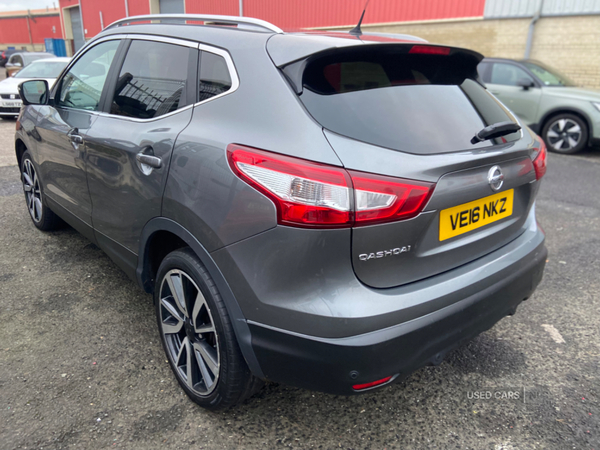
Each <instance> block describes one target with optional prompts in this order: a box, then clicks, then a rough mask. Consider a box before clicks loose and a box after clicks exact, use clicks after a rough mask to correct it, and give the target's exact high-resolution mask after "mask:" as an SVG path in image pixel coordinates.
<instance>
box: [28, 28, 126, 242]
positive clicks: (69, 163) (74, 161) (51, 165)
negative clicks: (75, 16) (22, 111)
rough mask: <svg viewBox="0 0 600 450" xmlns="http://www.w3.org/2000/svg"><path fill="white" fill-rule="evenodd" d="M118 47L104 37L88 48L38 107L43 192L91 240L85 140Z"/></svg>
mask: <svg viewBox="0 0 600 450" xmlns="http://www.w3.org/2000/svg"><path fill="white" fill-rule="evenodd" d="M119 45H120V41H119V40H108V41H105V42H101V43H99V44H96V45H93V46H92V47H90V48H89V49H88V50H87V51H86V52H85V53H83V54H82V55H81V56H80V57H79V58H78V59H77V60H76V61H74V62H73V64H71V66H70V67H69V68H68V70H67V71H66V73H65V74H64V75H63V76H62V78H61V79H59V80H58V82H57V83H56V87H55V89H54V90H53V93H52V94H53V95H52V97H53V98H52V100H51V103H50V105H48V106H42V107H38V117H37V124H36V131H37V134H38V135H39V136H38V137H37V141H38V142H37V148H38V152H39V161H38V164H39V166H40V174H41V179H42V180H43V182H44V187H45V194H46V195H47V196H48V197H49V198H50V199H51V200H53V201H54V202H56V203H57V204H58V205H59V206H60V207H62V208H63V209H64V210H65V211H66V212H67V213H69V217H70V216H73V217H74V218H75V219H78V220H79V221H80V222H82V223H81V224H80V225H81V226H79V224H77V223H71V225H73V226H74V227H75V228H77V229H78V230H79V231H80V232H82V233H83V234H84V235H86V236H87V237H89V238H90V239H93V233H92V231H91V227H92V219H91V217H92V203H91V200H90V195H89V190H88V184H87V176H86V171H85V153H86V142H85V140H86V137H87V133H88V131H89V129H90V127H91V126H92V124H93V122H94V120H96V117H97V114H98V111H99V109H100V103H101V100H102V93H103V91H104V87H105V82H106V79H107V76H108V72H109V70H110V66H111V64H112V62H113V60H114V58H115V55H116V54H117V51H118V49H119ZM61 216H64V214H61ZM66 220H68V221H69V219H68V218H67V219H66Z"/></svg>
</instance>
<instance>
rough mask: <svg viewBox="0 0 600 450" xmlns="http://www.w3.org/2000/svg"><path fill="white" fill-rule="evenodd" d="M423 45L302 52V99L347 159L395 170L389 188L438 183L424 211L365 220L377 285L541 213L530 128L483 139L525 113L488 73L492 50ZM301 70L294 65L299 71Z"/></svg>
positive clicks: (361, 166)
mask: <svg viewBox="0 0 600 450" xmlns="http://www.w3.org/2000/svg"><path fill="white" fill-rule="evenodd" d="M412 47H413V46H406V45H404V46H385V47H377V46H373V47H370V48H367V49H344V50H343V51H339V50H338V51H335V52H332V51H328V52H326V53H325V52H324V54H323V56H322V57H319V56H318V55H315V56H313V57H311V58H310V60H309V61H308V63H307V62H306V61H304V62H300V63H301V64H306V68H305V69H304V73H303V75H302V78H301V83H302V92H301V93H300V94H299V99H300V100H301V101H302V103H303V104H304V105H305V106H306V108H307V110H308V112H309V113H310V114H311V115H312V116H313V117H314V118H315V119H316V120H317V122H319V123H320V124H321V125H322V126H323V128H324V133H325V136H326V137H327V139H328V141H329V143H330V144H331V146H332V147H333V149H334V150H335V152H336V154H337V155H338V156H339V158H340V160H341V161H342V163H343V164H344V167H346V168H347V169H351V170H353V171H360V172H367V173H374V174H378V175H384V176H389V177H394V178H387V177H386V178H382V179H381V183H379V187H377V192H381V193H386V194H387V195H392V194H393V193H394V190H393V189H392V188H391V186H392V185H393V183H402V184H404V185H411V184H413V185H418V184H419V182H429V183H435V188H434V190H433V194H432V195H431V197H430V198H429V201H428V203H427V204H426V206H425V207H424V209H423V210H422V211H421V212H420V214H418V215H417V216H416V217H413V218H410V219H407V220H393V219H392V220H387V221H386V220H382V222H386V223H378V224H374V225H367V226H355V227H354V228H353V230H352V262H353V266H354V270H355V273H356V275H357V276H358V278H359V279H360V280H361V281H362V282H364V283H365V284H367V285H369V286H372V287H377V288H387V287H392V286H398V285H402V284H406V283H410V282H414V281H418V280H421V279H424V278H427V277H429V276H432V275H435V274H439V273H442V272H445V271H447V270H449V269H453V268H455V267H458V266H460V265H462V264H465V263H467V262H469V261H472V260H474V259H476V258H479V257H481V256H484V255H486V254H487V253H489V252H491V251H494V250H495V249H498V248H500V247H501V246H503V245H505V244H507V243H508V242H510V241H512V240H513V239H515V238H516V237H517V236H519V235H520V234H521V233H523V231H524V230H525V229H526V227H527V226H528V220H532V217H531V216H530V211H531V207H532V204H533V201H534V198H535V193H536V191H537V189H538V185H539V183H537V182H536V176H535V171H534V168H533V164H532V156H533V155H534V154H535V151H534V150H533V147H534V146H535V145H536V144H535V141H534V139H533V138H532V136H531V135H530V134H529V133H528V132H527V131H526V130H524V131H518V132H516V133H512V134H510V135H506V136H502V137H500V138H496V139H493V140H486V141H483V142H478V143H472V142H471V140H472V138H473V137H474V136H475V135H476V134H477V133H478V132H479V131H480V130H482V129H483V128H484V127H487V126H489V125H492V124H495V123H498V122H506V121H516V119H515V118H514V116H513V115H512V114H511V113H510V112H509V111H508V110H507V109H506V108H505V107H504V106H503V105H502V104H501V103H499V102H498V101H497V100H496V99H495V98H494V97H493V96H492V95H490V94H489V93H488V92H487V91H486V89H485V88H484V87H483V86H481V85H480V84H479V83H478V82H477V81H476V77H477V74H476V70H475V69H476V66H477V63H478V62H479V58H480V55H476V54H474V53H471V52H465V51H463V50H460V49H448V48H444V47H427V46H423V45H415V46H414V47H415V49H413V48H412ZM290 69H292V70H290ZM295 69H296V68H294V67H289V68H284V72H285V73H286V74H289V75H288V76H289V78H290V79H293V78H292V77H293V76H294V75H293V74H294V73H295ZM297 80H300V78H297ZM499 174H501V176H502V177H503V181H502V183H501V184H500V185H499V183H495V182H493V181H494V180H496V179H497V176H498V175H499ZM352 177H353V179H356V172H352ZM398 179H401V180H398ZM415 181H416V182H417V183H414V182H415ZM386 183H388V186H390V188H389V189H387V188H386ZM355 188H356V186H355ZM376 195H377V194H376ZM401 201H403V199H400V198H396V197H394V199H393V200H392V203H391V206H390V208H391V207H393V205H394V204H395V203H394V202H401ZM386 207H387V206H386ZM356 223H358V221H357V222H356Z"/></svg>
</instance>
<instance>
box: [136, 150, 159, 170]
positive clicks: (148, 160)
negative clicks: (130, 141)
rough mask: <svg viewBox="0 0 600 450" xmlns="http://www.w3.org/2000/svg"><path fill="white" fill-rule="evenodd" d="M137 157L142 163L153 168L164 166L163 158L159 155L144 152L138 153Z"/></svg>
mask: <svg viewBox="0 0 600 450" xmlns="http://www.w3.org/2000/svg"><path fill="white" fill-rule="evenodd" d="M135 158H136V159H137V160H138V161H139V162H140V163H141V164H146V165H147V166H150V167H152V168H153V169H160V168H161V167H162V159H160V158H159V157H157V156H151V155H146V154H144V153H138V154H137V155H135Z"/></svg>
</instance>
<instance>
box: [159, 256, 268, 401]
mask: <svg viewBox="0 0 600 450" xmlns="http://www.w3.org/2000/svg"><path fill="white" fill-rule="evenodd" d="M154 303H155V306H156V317H157V321H158V327H159V330H160V336H161V341H162V344H163V347H164V350H165V353H166V354H167V358H168V361H169V364H170V365H171V369H172V370H173V373H174V374H175V377H176V378H177V381H178V382H179V384H180V385H181V387H182V388H183V390H184V391H185V392H186V394H187V395H188V396H189V397H190V398H191V399H192V400H193V401H194V402H196V403H197V404H198V405H200V406H202V407H204V408H207V409H211V410H217V409H223V408H228V407H230V406H233V405H235V404H237V403H239V402H241V401H243V400H245V399H246V398H248V397H250V396H251V395H252V394H253V393H254V392H255V391H256V389H258V388H259V387H260V386H261V384H262V382H261V381H260V380H259V379H257V378H256V377H254V376H253V375H252V374H251V373H250V370H249V369H248V366H247V365H246V362H245V360H244V358H243V356H242V353H241V351H240V349H239V346H238V343H237V340H236V337H235V334H234V331H233V326H232V324H231V319H230V318H229V315H228V314H227V310H226V308H225V304H224V303H223V300H222V299H221V296H220V295H219V291H218V290H217V288H216V286H215V284H214V282H213V280H212V279H211V277H210V275H209V274H208V272H207V271H206V269H205V268H204V266H203V265H202V263H201V262H200V260H199V259H198V257H197V256H196V255H195V254H194V252H193V251H192V250H191V249H190V248H184V249H180V250H175V251H174V252H172V253H169V254H168V255H167V256H166V257H165V259H164V260H163V261H162V263H161V265H160V268H159V269H158V274H157V276H156V282H155V288H154Z"/></svg>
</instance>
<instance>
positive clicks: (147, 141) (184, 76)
mask: <svg viewBox="0 0 600 450" xmlns="http://www.w3.org/2000/svg"><path fill="white" fill-rule="evenodd" d="M150 39H151V38H150V37H149V38H143V37H139V38H134V39H133V40H131V41H130V42H129V43H128V44H129V47H128V49H127V50H126V54H125V57H124V60H123V62H122V65H121V67H120V69H119V70H118V72H116V74H118V75H117V76H115V79H114V80H111V87H110V91H111V92H112V93H113V95H110V96H109V97H107V102H106V104H105V107H104V109H105V113H104V114H101V115H100V116H99V117H98V119H97V120H96V121H95V122H94V124H93V126H92V128H91V130H90V131H89V133H88V136H87V138H86V143H87V146H88V153H87V173H88V183H89V188H90V195H91V199H92V205H93V209H92V221H93V223H94V228H95V232H96V239H97V241H98V243H99V245H100V247H102V248H103V250H104V251H106V252H107V253H108V254H109V255H110V256H111V257H112V258H113V259H114V260H115V262H117V264H119V265H120V266H121V267H122V268H123V269H124V270H125V271H126V272H128V273H131V272H130V271H131V270H133V264H135V260H136V257H135V255H136V254H137V252H138V243H139V236H140V234H141V231H142V228H143V227H144V225H145V224H146V223H147V222H148V220H150V219H151V218H153V217H156V216H160V214H161V203H162V194H163V190H164V186H165V182H166V178H167V173H168V170H169V163H170V158H171V153H172V151H173V146H174V145H175V141H176V139H177V136H178V134H179V133H180V132H181V131H182V130H183V129H184V128H185V127H186V126H187V125H188V124H189V122H190V119H191V117H192V105H193V104H194V102H195V100H196V96H197V89H195V80H196V77H197V66H198V43H195V44H194V43H188V42H187V41H177V40H172V39H161V42H158V41H157V40H150ZM165 41H167V42H165Z"/></svg>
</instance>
